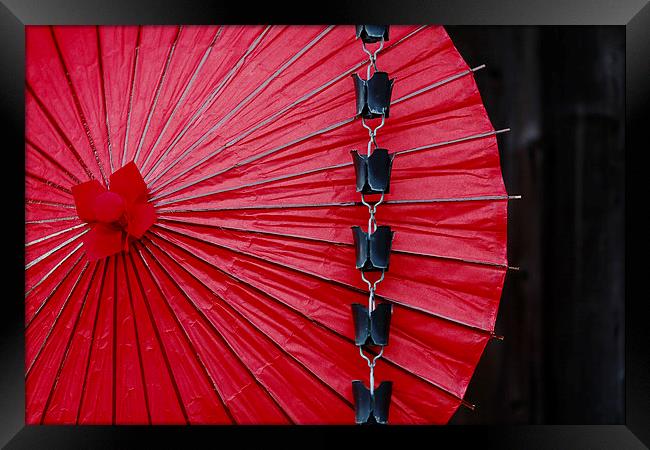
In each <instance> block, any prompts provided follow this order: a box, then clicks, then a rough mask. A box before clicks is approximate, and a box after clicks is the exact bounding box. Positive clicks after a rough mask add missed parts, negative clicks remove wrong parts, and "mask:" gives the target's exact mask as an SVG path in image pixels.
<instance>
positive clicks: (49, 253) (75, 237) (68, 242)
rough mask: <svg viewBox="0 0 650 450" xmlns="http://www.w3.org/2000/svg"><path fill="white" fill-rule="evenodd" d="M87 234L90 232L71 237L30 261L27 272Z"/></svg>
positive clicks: (26, 267) (26, 268) (26, 266)
mask: <svg viewBox="0 0 650 450" xmlns="http://www.w3.org/2000/svg"><path fill="white" fill-rule="evenodd" d="M87 232H88V230H84V231H82V232H81V233H79V234H77V235H75V236H73V237H71V238H70V239H68V240H67V241H65V242H62V243H60V244H59V245H57V246H56V247H54V248H52V249H50V250H48V251H47V252H45V253H43V254H42V255H41V256H39V257H37V258H35V259H33V260H32V261H30V262H29V263H27V264H26V265H25V270H28V269H29V268H31V267H33V266H34V265H36V264H38V263H39V262H41V261H43V260H44V259H47V258H48V257H50V256H52V255H53V254H54V253H56V252H58V251H59V250H61V249H62V248H65V247H66V246H67V245H68V244H71V243H72V242H74V241H76V240H77V239H79V238H80V237H81V236H83V235H84V234H86V233H87Z"/></svg>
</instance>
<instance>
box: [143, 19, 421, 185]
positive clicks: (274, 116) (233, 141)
mask: <svg viewBox="0 0 650 450" xmlns="http://www.w3.org/2000/svg"><path fill="white" fill-rule="evenodd" d="M426 27H427V25H423V26H421V27H419V28H417V29H416V30H414V31H412V32H411V33H409V34H408V35H406V36H404V37H403V38H401V39H400V40H398V41H396V42H395V43H394V44H392V45H390V46H388V47H387V48H386V49H385V50H384V52H387V51H388V50H390V49H392V48H394V47H396V46H397V45H399V44H400V43H402V42H403V41H405V40H407V39H408V38H410V37H412V36H413V35H415V34H417V33H418V32H420V31H422V30H423V29H424V28H426ZM365 64H367V61H366V60H363V61H361V62H360V63H358V64H356V65H355V66H353V67H352V68H350V69H348V70H347V71H345V72H343V73H342V74H340V75H338V76H336V77H335V78H333V79H331V80H330V81H328V82H327V83H325V84H323V85H321V86H319V87H318V88H316V89H314V90H312V91H311V92H309V93H307V94H305V95H303V96H302V97H300V98H299V99H298V100H295V101H294V102H293V103H291V104H289V105H287V106H285V107H284V108H282V109H281V110H280V111H277V112H275V113H274V114H272V115H270V116H268V117H267V118H266V119H263V120H262V121H260V122H258V123H257V124H255V125H254V126H253V127H251V128H249V129H248V130H247V131H245V132H244V133H242V134H240V135H238V136H235V137H234V138H233V139H231V140H230V141H228V142H227V143H226V144H224V145H223V146H222V147H220V148H218V149H217V150H216V151H215V152H214V153H213V154H211V156H210V158H211V157H212V156H214V155H215V154H217V153H220V152H221V151H222V150H224V149H226V148H228V147H230V146H232V145H234V144H236V143H237V142H239V141H241V140H242V139H244V138H246V137H248V136H249V135H251V134H252V133H254V132H255V131H257V130H258V129H260V128H261V127H263V126H264V125H266V124H268V123H270V122H272V121H273V120H275V119H277V118H278V117H280V116H282V115H283V114H284V113H286V112H288V111H290V110H291V109H293V108H294V107H296V106H297V105H299V104H300V103H302V102H304V101H307V100H308V99H310V98H311V97H313V96H314V95H317V94H319V93H320V92H323V91H325V90H327V88H329V87H330V86H332V85H334V84H336V82H338V81H339V80H341V79H343V78H345V77H346V76H348V75H350V74H351V73H353V72H355V71H356V70H357V69H359V68H360V67H362V66H364V65H365ZM351 120H352V119H350V120H349V121H351ZM349 121H345V123H348V122H349ZM332 127H335V126H332ZM290 145H293V144H290ZM265 153H266V152H265ZM208 159H209V158H208ZM202 161H203V160H202ZM203 162H204V161H203ZM192 167H195V166H192ZM230 169H231V168H227V169H226V170H224V171H220V172H219V173H224V172H226V171H227V170H230ZM188 171H189V170H185V171H184V172H183V173H182V174H178V175H177V176H175V177H174V178H172V179H171V180H170V181H169V182H166V183H165V184H163V185H161V186H159V187H158V188H157V189H156V191H158V190H160V189H162V188H164V187H165V186H167V185H168V184H169V183H170V182H171V181H174V180H175V179H176V178H178V177H180V176H182V175H183V174H184V173H186V172H188Z"/></svg>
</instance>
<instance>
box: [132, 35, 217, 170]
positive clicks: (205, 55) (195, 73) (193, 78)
mask: <svg viewBox="0 0 650 450" xmlns="http://www.w3.org/2000/svg"><path fill="white" fill-rule="evenodd" d="M222 31H223V25H221V26H219V27H218V28H217V31H216V32H215V34H214V37H213V38H212V41H211V42H210V44H209V45H208V48H207V49H206V50H205V52H204V53H203V56H202V57H201V60H200V61H199V63H198V64H197V66H196V67H195V68H194V71H193V72H192V75H191V76H190V80H189V81H188V83H187V84H186V85H185V87H184V88H183V92H182V93H181V95H180V97H179V98H178V100H177V101H176V103H175V104H174V108H173V109H172V111H171V113H170V114H169V117H167V120H166V121H165V125H163V127H162V129H161V131H160V133H158V136H157V137H156V140H155V141H154V143H153V144H152V145H151V147H150V148H149V151H148V152H147V157H146V158H145V160H144V162H143V163H142V166H141V168H142V169H143V170H144V168H145V167H146V166H147V164H148V163H149V160H150V159H151V156H152V155H153V154H154V153H153V151H154V150H155V148H156V147H157V146H158V143H159V142H160V139H162V137H163V135H164V134H165V132H166V131H167V128H168V127H169V124H170V123H171V122H172V118H173V117H174V116H175V115H176V111H178V108H179V106H180V105H181V103H182V102H183V101H184V100H185V97H186V96H187V93H188V92H189V91H190V89H191V87H192V85H193V84H194V81H196V78H197V76H198V74H199V72H200V71H201V69H202V68H203V65H204V64H205V61H207V59H208V57H209V56H210V53H211V52H212V49H213V48H214V44H215V43H216V41H217V39H218V38H219V36H220V35H221V32H222ZM143 173H145V176H146V175H148V174H149V172H143Z"/></svg>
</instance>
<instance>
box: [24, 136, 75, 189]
mask: <svg viewBox="0 0 650 450" xmlns="http://www.w3.org/2000/svg"><path fill="white" fill-rule="evenodd" d="M25 143H26V144H27V145H29V146H30V147H32V148H33V149H34V150H36V152H37V153H38V154H39V155H41V156H42V157H43V158H45V160H47V162H49V163H50V164H52V165H53V166H54V167H56V168H57V169H59V170H60V171H61V172H63V173H64V174H65V175H67V176H68V177H69V178H70V179H71V180H72V181H74V182H75V183H77V184H80V183H81V180H80V179H79V178H77V177H76V176H75V175H74V174H73V173H72V172H70V171H69V170H68V169H66V168H65V167H63V165H62V164H61V163H60V162H59V161H57V160H56V159H54V158H52V156H51V155H50V154H49V153H48V152H46V151H45V150H43V149H42V148H41V147H39V146H38V145H36V144H35V143H34V142H32V141H31V140H30V139H29V138H28V137H25Z"/></svg>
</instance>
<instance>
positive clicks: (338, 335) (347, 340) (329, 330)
mask: <svg viewBox="0 0 650 450" xmlns="http://www.w3.org/2000/svg"><path fill="white" fill-rule="evenodd" d="M151 234H152V235H154V236H156V237H157V238H158V239H161V240H163V241H165V242H166V243H168V244H170V245H172V246H173V247H175V248H178V249H181V250H183V251H184V252H186V253H187V254H188V255H190V256H192V257H193V258H196V259H198V260H199V261H201V262H203V263H204V264H207V265H209V266H211V267H213V268H214V269H215V270H217V271H219V272H220V273H222V274H224V275H226V276H227V277H229V278H231V279H233V280H234V281H236V282H238V283H240V284H242V285H244V286H246V287H247V288H249V289H251V290H253V291H255V292H257V293H259V294H260V295H262V296H264V297H266V298H268V299H270V300H271V301H273V302H274V303H277V304H278V305H280V306H281V307H283V308H285V309H287V310H289V311H290V312H292V313H294V314H297V315H298V316H300V317H301V318H303V319H304V320H307V321H308V322H310V323H312V324H313V325H316V326H318V327H319V328H321V329H323V330H324V331H325V332H327V333H330V334H332V335H333V336H335V337H336V338H338V339H341V340H343V341H345V343H346V344H354V340H353V339H351V338H349V337H347V336H345V335H343V334H341V333H339V332H338V331H336V330H333V329H332V328H330V327H328V326H327V325H325V324H324V323H322V322H319V321H318V320H315V319H313V318H312V317H310V316H308V315H307V314H305V313H304V312H302V311H300V310H299V309H297V308H295V307H293V306H290V305H289V304H287V303H285V302H283V301H282V300H280V299H279V298H277V297H275V296H273V295H271V294H269V293H267V292H266V291H264V290H262V289H261V288H259V287H256V286H254V285H252V284H250V283H249V282H247V281H244V280H243V279H241V278H239V277H237V276H235V275H233V274H231V273H230V272H228V271H226V270H225V269H221V268H219V267H217V266H215V265H213V264H211V263H210V262H208V261H206V260H205V259H203V258H201V257H199V256H197V255H196V254H194V253H192V252H190V251H189V250H187V249H184V248H183V247H181V246H179V245H177V244H175V243H173V242H171V241H169V240H168V239H165V238H164V237H162V236H160V235H158V234H155V233H151ZM149 242H152V244H153V245H155V246H156V247H157V248H158V250H159V251H161V252H163V253H165V254H166V255H167V257H168V258H170V259H171V260H172V261H174V262H175V263H176V264H177V265H178V266H179V267H180V268H181V269H182V270H184V271H185V272H186V273H188V274H189V275H190V276H191V277H192V278H193V279H195V280H196V281H198V282H199V283H201V284H202V285H203V286H204V287H206V288H207V289H208V290H210V288H209V287H208V286H206V285H205V283H204V282H203V281H201V280H200V279H199V278H198V277H196V276H195V275H194V274H192V273H191V272H189V270H188V269H186V268H185V267H182V266H181V265H180V264H179V263H178V262H176V261H175V260H174V259H173V258H172V257H171V256H170V255H169V254H167V253H166V252H165V251H164V250H162V248H161V247H160V246H159V245H156V244H155V243H153V241H151V240H149ZM215 296H216V294H215ZM219 298H220V299H221V300H222V301H223V302H224V303H226V304H228V302H227V301H226V300H225V299H223V298H222V297H219ZM228 306H229V308H232V306H230V305H229V304H228ZM232 309H233V310H235V311H236V312H237V314H239V315H241V313H239V311H237V310H236V309H234V308H232ZM246 320H247V321H248V319H246ZM249 323H251V326H253V327H254V328H256V329H257V330H259V331H260V332H261V333H262V334H263V335H264V336H267V335H266V334H265V333H264V332H262V330H260V329H259V328H257V327H256V326H255V325H254V324H253V323H252V322H250V321H249ZM473 331H477V330H473ZM267 338H268V339H271V338H270V337H269V336H267ZM292 357H293V355H292ZM384 359H386V361H387V362H390V363H391V364H392V365H393V366H394V367H395V368H397V369H398V370H400V371H402V372H404V373H406V374H408V375H411V376H414V377H415V378H418V379H420V380H422V381H424V382H426V383H427V384H429V385H431V386H433V387H435V388H437V389H438V390H440V391H442V392H444V393H445V394H447V395H449V396H452V397H454V398H455V399H457V400H460V401H461V402H463V399H462V398H461V397H459V396H458V395H456V394H454V393H453V392H451V391H450V390H448V389H447V388H445V387H443V386H440V385H439V384H437V383H435V382H433V381H431V380H429V379H427V378H424V377H422V376H420V375H418V374H415V373H412V372H410V371H408V370H407V369H406V368H404V367H402V366H400V365H399V364H397V363H395V362H394V361H392V360H391V359H390V358H386V357H385V356H384ZM315 376H316V375H315ZM319 379H320V378H319ZM321 381H322V380H321ZM323 383H325V382H324V381H323ZM332 389H333V388H332Z"/></svg>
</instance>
